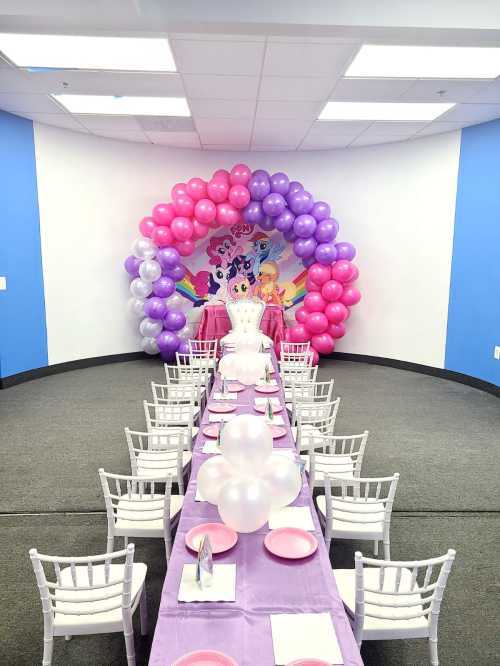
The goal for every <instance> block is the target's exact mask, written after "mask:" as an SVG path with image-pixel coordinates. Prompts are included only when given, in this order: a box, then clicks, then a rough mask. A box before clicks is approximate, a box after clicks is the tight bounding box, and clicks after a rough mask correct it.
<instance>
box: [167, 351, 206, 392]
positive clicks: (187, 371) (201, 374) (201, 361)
mask: <svg viewBox="0 0 500 666" xmlns="http://www.w3.org/2000/svg"><path fill="white" fill-rule="evenodd" d="M175 359H176V363H177V367H178V368H179V375H178V376H179V380H180V381H181V382H188V383H191V384H192V383H193V382H194V383H195V384H199V385H200V386H201V387H203V389H202V393H203V394H204V398H205V400H206V398H207V395H208V392H209V389H210V386H211V383H212V380H213V370H214V365H213V363H212V359H210V358H209V357H208V356H207V357H201V356H200V357H196V359H195V360H193V357H192V356H191V355H190V354H184V353H179V352H176V353H175Z"/></svg>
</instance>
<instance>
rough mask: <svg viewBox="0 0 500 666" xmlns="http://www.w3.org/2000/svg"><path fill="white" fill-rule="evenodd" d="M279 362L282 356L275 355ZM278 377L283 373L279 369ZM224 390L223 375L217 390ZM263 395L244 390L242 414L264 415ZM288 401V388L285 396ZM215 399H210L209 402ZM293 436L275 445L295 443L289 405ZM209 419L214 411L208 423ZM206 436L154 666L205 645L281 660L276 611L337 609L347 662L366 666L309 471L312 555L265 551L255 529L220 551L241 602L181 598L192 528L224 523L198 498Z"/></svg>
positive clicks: (252, 665)
mask: <svg viewBox="0 0 500 666" xmlns="http://www.w3.org/2000/svg"><path fill="white" fill-rule="evenodd" d="M273 363H274V365H275V366H276V359H275V357H274V355H273ZM275 376H276V377H277V378H278V380H279V375H278V374H276V375H275ZM218 390H220V378H219V377H217V378H216V381H215V382H214V389H213V391H218ZM256 395H258V394H256V393H255V391H254V390H253V388H248V389H246V390H245V391H242V392H241V393H239V394H238V399H237V403H238V407H237V411H236V413H238V414H245V413H250V414H257V412H256V411H255V410H254V409H253V404H254V398H255V396H256ZM276 395H278V396H279V399H280V401H281V402H282V404H283V406H284V394H283V390H281V391H280V393H279V394H276ZM212 399H213V398H212V397H210V400H212ZM281 414H282V415H283V418H284V419H285V422H286V430H287V434H286V436H285V437H282V438H281V439H277V440H274V447H275V448H292V447H293V446H294V441H293V438H292V433H291V430H290V424H289V422H288V418H287V415H286V409H283V411H282V412H281ZM207 423H208V412H207V410H205V413H204V415H203V418H202V426H203V425H206V424H207ZM204 441H205V437H204V435H203V434H202V433H201V429H200V433H199V434H198V437H197V439H196V442H195V445H194V450H193V462H192V470H191V478H190V481H189V485H188V487H187V491H186V497H185V500H184V506H183V509H182V514H181V517H180V522H179V527H178V530H177V535H176V538H175V542H174V545H173V549H172V556H171V558H170V563H169V565H168V571H167V576H166V578H165V583H164V586H163V592H162V598H161V602H160V610H159V613H158V620H157V624H156V629H155V635H154V639H153V644H152V647H151V655H150V659H149V665H150V666H171V664H172V663H173V662H174V661H175V660H176V659H178V658H179V657H180V656H182V655H183V654H185V653H187V652H190V651H193V650H198V649H202V648H205V649H213V650H220V651H221V652H224V653H226V654H228V655H230V656H231V657H233V658H234V659H235V660H236V661H237V663H238V665H239V666H274V665H275V660H274V651H273V642H272V634H271V622H270V618H269V615H270V614H271V613H311V612H318V613H319V612H325V611H328V612H330V614H331V617H332V620H333V624H334V626H335V631H336V634H337V640H338V642H339V645H340V649H341V651H342V655H343V659H344V664H346V665H347V666H362V664H363V662H362V660H361V656H360V654H359V650H358V648H357V645H356V642H355V640H354V636H353V634H352V631H351V627H350V624H349V621H348V619H347V616H346V614H345V610H344V607H343V604H342V601H341V599H340V597H339V594H338V591H337V588H336V585H335V580H334V577H333V574H332V570H331V566H330V561H329V558H328V553H327V552H326V547H325V545H324V541H323V536H322V533H321V530H320V526H319V523H318V519H317V516H316V511H315V509H314V506H313V502H312V499H311V493H310V489H309V486H308V483H307V479H306V477H305V476H304V479H303V486H302V490H301V492H300V495H299V496H298V497H297V499H296V500H295V502H294V503H293V505H294V506H309V507H310V508H311V512H312V515H313V520H314V526H315V532H314V533H315V535H316V537H317V539H318V542H319V548H318V550H317V551H316V553H315V554H314V555H312V556H311V557H309V558H307V559H304V560H298V561H287V560H283V559H280V558H277V557H274V556H273V555H271V554H270V553H268V552H267V550H265V548H264V545H263V541H264V536H265V535H266V534H267V533H268V532H269V528H268V526H267V524H266V525H265V526H264V527H263V528H262V529H260V530H258V531H257V532H254V533H252V534H240V535H239V539H238V543H237V544H236V546H235V547H234V548H233V549H232V550H230V551H229V552H228V553H224V554H222V555H216V556H215V557H214V562H216V563H236V601H235V602H226V603H213V602H211V603H209V602H203V603H200V602H198V603H183V602H178V601H177V593H178V590H179V582H180V577H181V573H182V568H183V566H184V564H186V563H194V562H195V561H196V558H195V556H194V554H193V553H191V552H190V551H188V549H187V548H186V546H185V545H184V537H185V534H186V532H188V531H189V530H190V529H191V527H193V526H195V525H199V524H200V523H205V522H221V520H220V517H219V513H218V511H217V507H215V506H213V505H212V504H209V503H208V502H195V499H194V496H195V493H196V475H197V473H198V469H199V467H200V465H201V464H202V463H203V462H204V461H205V460H206V459H207V458H208V456H207V455H205V454H203V453H202V452H201V449H202V447H203V443H204Z"/></svg>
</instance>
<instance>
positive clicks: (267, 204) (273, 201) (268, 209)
mask: <svg viewBox="0 0 500 666" xmlns="http://www.w3.org/2000/svg"><path fill="white" fill-rule="evenodd" d="M285 208H286V201H285V199H284V198H283V197H282V196H281V194H278V193H277V192H272V193H271V194H268V195H267V197H266V198H265V199H264V201H263V202H262V210H263V211H264V213H265V214H266V215H270V216H271V217H276V216H277V215H281V213H282V212H283V211H284V210H285Z"/></svg>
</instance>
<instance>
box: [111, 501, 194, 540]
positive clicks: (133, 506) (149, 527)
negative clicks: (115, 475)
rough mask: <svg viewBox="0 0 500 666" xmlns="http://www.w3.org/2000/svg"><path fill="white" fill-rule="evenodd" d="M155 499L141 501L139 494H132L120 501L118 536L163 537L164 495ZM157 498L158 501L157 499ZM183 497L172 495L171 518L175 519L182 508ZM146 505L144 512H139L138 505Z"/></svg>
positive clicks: (117, 513)
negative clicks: (119, 534) (129, 497)
mask: <svg viewBox="0 0 500 666" xmlns="http://www.w3.org/2000/svg"><path fill="white" fill-rule="evenodd" d="M154 497H155V499H150V496H145V497H143V499H142V500H141V499H140V496H139V494H138V493H131V498H132V499H131V500H129V499H128V496H125V497H122V499H120V500H118V506H117V510H116V520H115V531H116V534H118V533H121V534H122V535H123V534H125V533H126V534H128V535H129V536H145V537H146V536H148V537H155V536H158V537H163V502H164V497H163V495H155V496H154ZM156 497H157V498H158V499H156ZM183 502H184V496H183V495H171V497H170V518H173V517H174V516H175V515H176V514H177V513H179V511H180V510H181V508H182V504H183ZM140 503H143V504H144V509H145V510H144V511H138V510H137V508H138V505H139V504H140Z"/></svg>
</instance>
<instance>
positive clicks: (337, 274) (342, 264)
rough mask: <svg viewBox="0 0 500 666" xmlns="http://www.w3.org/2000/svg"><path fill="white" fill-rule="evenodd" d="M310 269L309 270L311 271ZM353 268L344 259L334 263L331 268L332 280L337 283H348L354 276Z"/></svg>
mask: <svg viewBox="0 0 500 666" xmlns="http://www.w3.org/2000/svg"><path fill="white" fill-rule="evenodd" d="M311 268H312V266H311ZM311 268H310V269H309V270H311ZM353 268H354V266H353V264H351V262H350V261H347V260H346V259H341V260H340V261H336V262H335V263H334V264H333V265H332V267H331V275H332V280H338V281H339V282H349V280H350V279H351V276H352V275H354V271H353Z"/></svg>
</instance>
